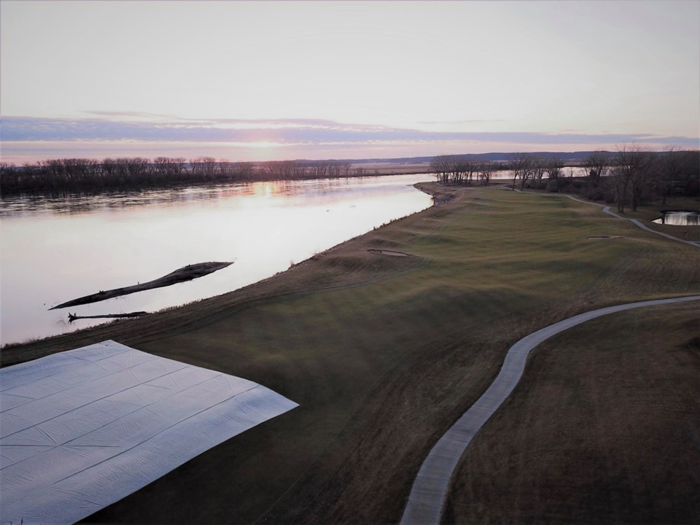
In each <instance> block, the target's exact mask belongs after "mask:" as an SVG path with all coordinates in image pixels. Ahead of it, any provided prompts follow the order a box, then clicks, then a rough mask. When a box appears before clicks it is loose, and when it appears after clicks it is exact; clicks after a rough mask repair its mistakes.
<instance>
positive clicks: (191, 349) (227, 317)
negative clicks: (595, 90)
mask: <svg viewBox="0 0 700 525" xmlns="http://www.w3.org/2000/svg"><path fill="white" fill-rule="evenodd" d="M448 191H454V192H455V195H456V198H455V199H454V200H451V201H449V202H447V203H446V204H444V205H442V206H440V207H436V208H432V209H430V210H426V211H425V212H422V213H420V214H417V215H414V216H411V217H407V218H405V219H402V220H400V221H396V222H394V223H392V224H390V225H388V226H386V227H384V228H380V229H378V230H376V231H374V232H372V233H370V234H367V235H365V236H363V237H359V238H357V239H353V240H351V241H348V242H347V243H344V244H343V245H340V246H338V247H336V248H335V249H333V250H330V251H329V252H327V253H323V254H320V255H319V256H318V257H316V258H315V260H309V261H306V262H304V263H302V264H300V265H297V266H295V267H294V268H292V269H291V270H290V271H289V272H285V273H284V274H281V275H279V276H277V277H274V278H272V279H269V280H267V281H265V282H263V283H260V284H257V285H253V286H251V287H248V288H246V289H243V290H240V291H238V292H233V293H231V294H226V295H223V296H220V297H217V298H213V299H210V300H206V301H202V302H200V303H197V304H194V305H191V306H187V307H184V308H180V309H176V310H173V311H170V312H164V313H161V314H157V315H154V316H149V317H148V318H144V319H136V320H131V321H127V322H120V323H115V324H112V325H108V326H103V327H97V328H95V329H91V330H88V331H85V332H80V333H76V334H69V335H66V336H61V337H59V338H54V339H53V340H49V341H40V342H37V343H34V344H32V345H28V346H24V347H15V348H10V349H7V350H4V351H3V353H4V354H5V355H4V356H3V364H7V363H11V362H15V361H19V360H22V359H26V358H30V357H35V356H38V355H42V354H45V353H47V352H53V351H57V350H60V349H66V348H75V347H76V346H79V345H82V344H88V343H89V342H93V341H99V340H102V339H105V338H113V339H115V340H117V341H119V342H122V343H124V344H128V345H132V346H134V347H136V348H138V349H140V350H144V351H148V352H152V353H154V354H157V355H162V356H165V357H169V358H173V359H178V360H181V361H185V362H188V363H192V364H195V365H199V366H204V367H208V368H212V369H215V370H220V371H222V372H225V373H229V374H233V375H238V376H242V377H245V378H247V379H250V380H253V381H256V382H259V383H261V384H263V385H265V386H267V387H269V388H272V389H273V390H275V391H277V392H279V393H280V394H282V395H284V396H286V397H289V398H290V399H292V400H294V401H296V402H297V403H299V404H300V407H299V408H297V409H295V410H294V411H292V412H289V413H287V414H285V415H283V416H281V417H279V418H277V419H275V420H273V421H270V422H267V423H265V424H264V425H261V426H259V427H256V428H255V429H253V430H251V431H249V432H246V433H244V434H242V435H240V436H237V437H236V438H234V439H231V440H229V441H227V442H226V443H223V444H222V445H220V446H218V447H216V448H215V449H212V450H210V451H208V452H206V453H205V454H202V455H201V456H199V457H197V458H195V459H193V460H192V461H190V462H188V463H187V464H185V465H183V466H182V467H180V468H178V469H176V470H175V471H173V472H172V473H170V474H168V475H166V476H164V477H163V478H161V479H160V480H158V481H156V482H154V483H152V484H151V485H149V486H147V487H145V488H144V489H142V490H140V491H139V492H137V493H135V494H133V495H131V496H129V497H128V498H125V499H124V500H122V501H121V502H118V503H116V504H114V505H112V506H110V507H108V508H107V509H104V510H103V511H101V512H99V513H97V514H95V515H93V516H92V517H91V518H90V519H89V521H98V522H109V521H135V522H143V521H144V520H147V521H161V522H234V523H250V522H254V521H256V520H259V522H260V523H264V522H268V523H290V522H299V523H383V522H391V521H396V520H398V519H399V518H400V516H401V513H402V510H403V505H404V503H405V500H406V498H407V496H408V492H409V489H410V486H411V483H412V481H413V478H414V476H415V474H416V472H417V470H418V468H419V466H420V463H421V461H422V460H423V458H424V457H425V454H427V451H428V450H429V449H430V447H431V446H432V445H433V443H434V442H435V440H436V439H437V438H438V437H439V436H440V435H441V434H442V433H443V432H444V431H445V430H446V429H447V428H448V427H449V426H450V425H451V423H452V422H453V421H454V420H455V419H456V418H457V417H458V416H459V415H460V414H461V413H462V412H463V411H464V410H465V409H466V408H467V407H468V406H470V404H471V403H473V401H474V400H476V399H477V398H478V396H479V395H480V394H481V393H482V392H483V390H484V389H485V388H486V387H487V385H488V384H489V383H490V381H491V380H492V379H493V377H495V374H496V373H497V371H498V369H499V367H500V363H501V359H502V357H503V355H504V353H505V352H506V350H507V349H508V348H509V346H510V345H511V344H512V343H513V342H515V341H516V340H518V339H519V338H520V337H522V336H523V335H525V334H527V333H529V332H531V331H533V330H535V329H538V328H541V327H542V326H544V325H547V324H550V323H552V322H554V321H557V320H560V319H563V318H565V317H568V316H570V315H573V314H575V313H579V312H581V311H585V310H590V309H593V308H597V307H601V306H605V305H609V304H614V303H621V302H628V301H634V300H643V299H649V298H656V297H663V296H670V295H682V294H690V293H698V292H699V291H700V264H698V262H700V250H697V249H694V248H692V247H690V246H687V245H683V244H681V243H674V242H672V241H668V240H666V239H663V238H654V237H656V236H653V235H651V234H649V233H645V232H643V231H641V230H639V229H638V228H636V227H634V226H633V225H631V224H629V223H628V222H626V221H620V220H616V219H613V218H611V217H609V216H606V215H604V214H602V213H601V212H600V209H598V208H596V207H593V206H588V205H586V204H582V203H576V202H574V201H571V200H569V199H566V198H564V197H560V198H557V197H555V198H543V197H541V196H537V195H526V194H518V193H514V192H508V191H504V190H499V189H495V188H488V189H483V188H479V189H455V190H448ZM600 235H610V236H619V238H617V239H610V240H607V241H593V240H589V239H588V237H590V236H600ZM368 249H392V250H398V251H401V252H404V253H407V254H410V255H411V257H386V256H382V255H376V254H372V253H369V252H368V251H367V250H368Z"/></svg>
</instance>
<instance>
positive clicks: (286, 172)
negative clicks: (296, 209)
mask: <svg viewBox="0 0 700 525" xmlns="http://www.w3.org/2000/svg"><path fill="white" fill-rule="evenodd" d="M365 175H374V173H371V172H370V171H369V170H367V169H365V168H354V169H353V168H351V165H350V163H349V162H335V161H311V160H309V161H271V162H255V163H253V162H228V161H217V160H216V159H214V158H211V157H198V158H196V159H191V160H189V161H188V160H187V159H184V158H169V157H158V158H156V159H154V160H150V159H146V158H142V157H132V158H114V159H111V158H108V159H104V160H94V159H53V160H43V161H39V162H34V163H25V164H23V165H22V166H15V165H13V164H8V163H2V164H0V194H2V195H13V194H21V193H61V192H100V191H108V190H129V189H139V188H161V187H168V186H174V185H181V184H204V183H224V182H254V181H269V180H300V179H325V178H339V177H354V176H365Z"/></svg>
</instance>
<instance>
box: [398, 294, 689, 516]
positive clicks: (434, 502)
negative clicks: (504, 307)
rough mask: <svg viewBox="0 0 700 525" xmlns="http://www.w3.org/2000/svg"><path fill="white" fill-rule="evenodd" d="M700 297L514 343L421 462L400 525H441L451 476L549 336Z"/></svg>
mask: <svg viewBox="0 0 700 525" xmlns="http://www.w3.org/2000/svg"><path fill="white" fill-rule="evenodd" d="M698 300H700V295H694V296H687V297H676V298H669V299H657V300H651V301H641V302H637V303H628V304H621V305H617V306H609V307H607V308H600V309H598V310H592V311H590V312H585V313H582V314H579V315H576V316H574V317H570V318H568V319H564V320H563V321H559V322H558V323H555V324H553V325H550V326H547V327H545V328H542V329H541V330H538V331H537V332H533V333H532V334H530V335H528V336H526V337H524V338H522V339H521V340H520V341H518V342H517V343H515V344H514V345H513V346H512V347H511V348H510V350H508V353H507V354H506V358H505V361H504V362H503V366H502V367H501V371H500V372H499V374H498V376H497V377H496V379H495V380H494V381H493V383H491V386H490V387H489V388H488V389H487V390H486V392H484V394H483V395H482V396H481V397H480V398H479V399H478V400H477V402H476V403H474V405H472V407H471V408H470V409H469V410H467V411H466V412H465V413H464V414H463V415H462V417H460V418H459V420H457V422H456V423H455V424H454V425H453V426H452V427H451V428H450V429H449V430H448V431H447V432H446V433H445V434H444V435H443V436H442V437H441V438H440V440H439V441H438V442H437V443H436V445H435V446H434V447H433V449H432V450H431V451H430V453H429V454H428V457H427V458H426V459H425V461H424V462H423V465H422V466H421V468H420V470H419V471H418V476H417V477H416V480H415V482H414V483H413V487H412V488H411V493H410V495H409V497H408V503H407V505H406V509H405V510H404V514H403V517H402V519H401V524H402V525H414V524H415V525H429V524H433V523H434V524H438V523H440V516H441V514H442V508H443V504H444V502H445V498H446V496H447V490H448V488H449V484H450V480H451V478H452V474H453V472H454V470H455V468H456V467H457V463H458V462H459V459H460V458H461V457H462V454H464V451H465V450H466V449H467V447H468V446H469V443H470V442H471V440H472V438H473V437H474V435H475V434H476V433H477V432H478V431H479V429H481V427H482V426H483V425H484V423H486V421H487V420H488V419H489V418H490V417H491V416H492V415H493V414H494V413H495V412H496V410H498V408H499V407H500V406H501V404H503V402H504V401H505V400H506V398H507V397H508V396H509V395H510V393H511V392H512V391H513V389H514V388H515V386H516V385H517V384H518V381H520V378H521V377H522V375H523V371H524V369H525V362H526V360H527V356H528V355H529V353H530V351H532V349H533V348H535V347H536V346H537V345H539V344H540V343H541V342H543V341H545V340H546V339H548V338H550V337H552V336H553V335H556V334H558V333H559V332H563V331H564V330H567V329H569V328H571V327H573V326H576V325H579V324H581V323H585V322H586V321H590V320H591V319H595V318H596V317H601V316H603V315H608V314H612V313H616V312H621V311H624V310H632V309H634V308H643V307H645V306H657V305H663V304H671V303H682V302H688V301H698Z"/></svg>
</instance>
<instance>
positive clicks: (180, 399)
mask: <svg viewBox="0 0 700 525" xmlns="http://www.w3.org/2000/svg"><path fill="white" fill-rule="evenodd" d="M0 389H1V391H0V406H2V412H1V413H0V447H1V448H2V455H0V501H2V506H3V508H2V522H3V523H6V522H7V523H9V522H13V523H20V522H21V520H24V523H74V522H76V521H79V520H81V519H83V518H86V517H87V516H89V515H91V514H93V513H94V512H97V511H98V510H100V509H102V508H104V507H106V506H107V505H111V504H112V503H114V502H115V501H118V500H120V499H122V498H123V497H125V496H128V495H129V494H131V493H132V492H135V491H137V490H139V489H140V488H141V487H144V486H145V485H147V484H148V483H151V482H152V481H154V480H156V479H158V478H160V477H161V476H163V475H165V474H167V473H168V472H170V471H171V470H173V469H175V468H176V467H178V466H180V465H182V464H183V463H185V462H186V461H189V460H190V459H192V458H194V457H195V456H198V455H199V454H201V453H202V452H204V451H206V450H208V449H210V448H212V447H214V446H216V445H218V444H220V443H223V442H224V441H226V440H228V439H230V438H231V437H233V436H235V435H237V434H240V433H241V432H245V431H246V430H248V429H250V428H252V427H254V426H256V425H258V424H260V423H262V422H264V421H267V420H268V419H271V418H273V417H276V416H279V415H280V414H283V413H285V412H287V411H288V410H291V409H293V408H295V407H296V406H298V405H297V404H296V403H294V402H293V401H290V400H289V399H287V398H285V397H283V396H281V395H279V394H277V393H275V392H273V391H272V390H270V389H268V388H265V387H264V386H261V385H259V384H257V383H253V382H252V381H248V380H246V379H242V378H240V377H235V376H231V375H227V374H222V373H220V372H215V371H213V370H207V369H206V368H200V367H196V366H191V365H188V364H186V363H181V362H179V361H173V360H171V359H165V358H162V357H157V356H154V355H151V354H147V353H145V352H140V351H139V350H135V349H133V348H129V347H128V346H124V345H121V344H119V343H115V342H114V341H104V342H102V343H97V344H94V345H90V346H87V347H84V348H79V349H77V350H71V351H69V352H61V353H58V354H54V355H51V356H48V357H45V358H43V359H37V360H36V361H30V362H28V363H23V364H21V365H16V366H10V367H7V368H3V369H0Z"/></svg>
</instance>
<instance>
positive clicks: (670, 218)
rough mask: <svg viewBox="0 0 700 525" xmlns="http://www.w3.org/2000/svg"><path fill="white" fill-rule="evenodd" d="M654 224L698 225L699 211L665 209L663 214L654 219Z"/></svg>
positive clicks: (699, 223)
mask: <svg viewBox="0 0 700 525" xmlns="http://www.w3.org/2000/svg"><path fill="white" fill-rule="evenodd" d="M654 222H655V223H656V224H670V225H672V226H699V225H700V212H697V211H665V212H663V216H662V217H659V218H658V219H656V220H654Z"/></svg>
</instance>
